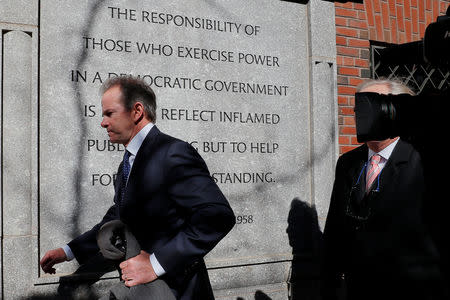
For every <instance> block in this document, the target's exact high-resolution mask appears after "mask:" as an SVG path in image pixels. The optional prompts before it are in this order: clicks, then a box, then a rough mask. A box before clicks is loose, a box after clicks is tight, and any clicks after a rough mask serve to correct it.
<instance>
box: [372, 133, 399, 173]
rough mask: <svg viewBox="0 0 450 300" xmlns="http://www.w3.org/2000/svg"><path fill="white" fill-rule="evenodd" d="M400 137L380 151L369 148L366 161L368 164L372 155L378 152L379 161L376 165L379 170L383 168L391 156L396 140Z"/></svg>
mask: <svg viewBox="0 0 450 300" xmlns="http://www.w3.org/2000/svg"><path fill="white" fill-rule="evenodd" d="M399 139H400V138H398V139H396V140H395V141H394V142H392V143H391V144H389V145H388V146H387V147H386V148H384V149H383V150H381V151H380V152H378V153H376V152H375V151H373V150H372V149H370V148H369V155H368V160H367V161H368V163H369V164H370V159H371V158H372V156H373V155H375V154H378V155H380V156H381V159H380V162H379V163H378V166H379V167H380V172H381V170H383V168H384V166H385V165H386V163H387V161H388V160H389V157H391V154H392V151H394V148H395V146H396V145H397V143H398V140H399Z"/></svg>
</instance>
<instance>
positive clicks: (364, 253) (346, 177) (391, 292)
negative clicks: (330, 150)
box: [323, 80, 446, 300]
mask: <svg viewBox="0 0 450 300" xmlns="http://www.w3.org/2000/svg"><path fill="white" fill-rule="evenodd" d="M358 92H374V93H379V94H400V93H409V94H413V92H412V91H411V90H410V89H409V88H407V87H406V86H404V85H402V84H401V83H399V82H395V81H389V80H372V81H369V82H366V83H364V84H363V85H361V86H360V87H359V89H358ZM335 176H336V177H335V182H334V186H333V193H332V196H331V202H330V208H329V211H328V216H327V220H326V225H325V229H324V246H325V249H324V261H323V277H324V286H323V293H324V295H323V296H324V299H342V298H341V297H342V294H340V295H339V292H338V291H342V290H346V293H344V295H343V298H344V299H351V300H356V299H358V300H359V299H364V300H368V299H436V300H437V299H446V292H445V286H444V285H443V284H442V271H441V269H440V266H439V251H438V249H437V247H436V246H435V243H434V241H433V238H432V234H431V233H430V231H429V228H428V222H429V218H430V217H432V216H429V215H427V211H426V210H425V209H424V207H425V205H426V200H427V190H426V186H425V179H424V170H423V164H422V158H421V156H420V154H419V153H418V152H417V151H416V149H415V148H414V147H413V146H412V145H411V144H409V143H407V142H405V141H403V140H402V139H400V138H398V137H396V138H393V139H387V140H382V141H369V142H366V143H365V144H364V145H362V146H360V147H358V148H357V149H354V150H352V151H350V152H347V153H345V154H343V155H342V156H341V157H340V158H339V160H338V162H337V166H336V175H335ZM345 294H346V296H345Z"/></svg>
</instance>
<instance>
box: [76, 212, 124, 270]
mask: <svg viewBox="0 0 450 300" xmlns="http://www.w3.org/2000/svg"><path fill="white" fill-rule="evenodd" d="M115 219H118V218H117V215H116V206H115V205H113V206H111V207H110V208H109V209H108V211H107V212H106V214H105V216H104V217H103V219H102V221H101V222H100V223H98V224H97V225H95V226H94V227H92V229H91V230H88V231H86V232H85V233H83V234H82V235H80V236H78V237H76V238H75V239H73V240H72V241H70V242H69V243H68V245H69V247H70V250H72V252H73V254H74V255H75V258H76V259H77V261H78V262H79V263H80V264H83V263H85V262H86V261H87V260H88V259H89V258H90V257H92V256H93V255H95V254H96V253H97V252H98V251H99V248H98V245H97V232H98V230H99V229H100V227H101V226H102V225H103V224H105V223H106V222H108V221H111V220H115Z"/></svg>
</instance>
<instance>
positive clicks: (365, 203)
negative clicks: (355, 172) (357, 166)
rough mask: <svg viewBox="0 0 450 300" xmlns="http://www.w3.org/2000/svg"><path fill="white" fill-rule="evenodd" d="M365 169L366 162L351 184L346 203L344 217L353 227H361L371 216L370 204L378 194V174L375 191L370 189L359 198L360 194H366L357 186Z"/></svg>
mask: <svg viewBox="0 0 450 300" xmlns="http://www.w3.org/2000/svg"><path fill="white" fill-rule="evenodd" d="M366 168H367V162H366V163H365V164H364V166H363V168H362V170H361V172H360V173H359V176H358V179H357V180H356V183H355V184H353V186H352V188H351V190H350V194H349V197H348V201H347V209H346V211H345V215H346V216H347V217H348V218H349V220H350V222H351V223H354V224H353V225H354V226H355V227H359V226H361V225H362V224H363V223H364V222H366V221H367V220H368V219H369V218H370V216H371V214H372V209H371V203H372V202H373V201H374V199H375V198H376V197H378V195H379V193H380V174H381V173H380V174H378V177H377V187H376V189H371V190H370V191H369V193H367V194H366V195H365V196H364V197H362V199H361V197H360V195H361V194H362V193H366V191H361V185H360V184H359V182H360V179H361V176H362V174H364V173H365V172H364V171H365V169H366Z"/></svg>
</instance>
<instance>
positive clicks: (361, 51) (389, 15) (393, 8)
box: [335, 0, 450, 154]
mask: <svg viewBox="0 0 450 300" xmlns="http://www.w3.org/2000/svg"><path fill="white" fill-rule="evenodd" d="M449 5H450V0H364V2H363V3H353V2H347V3H338V2H336V3H335V12H336V49H337V65H338V74H337V84H338V107H339V109H338V114H339V115H338V122H339V146H340V153H341V154H342V153H344V152H347V151H349V150H351V149H353V148H355V147H357V145H358V143H357V141H356V129H355V121H354V113H353V106H354V104H355V99H354V93H355V89H356V86H357V85H358V84H359V83H361V82H362V81H363V80H364V79H366V78H370V74H371V72H370V41H377V42H386V43H394V44H403V43H408V42H412V41H417V40H421V39H422V38H423V36H424V33H425V28H426V27H427V25H428V24H430V23H432V22H435V21H436V18H437V16H439V15H444V14H445V12H446V10H447V7H448V6H449Z"/></svg>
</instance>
